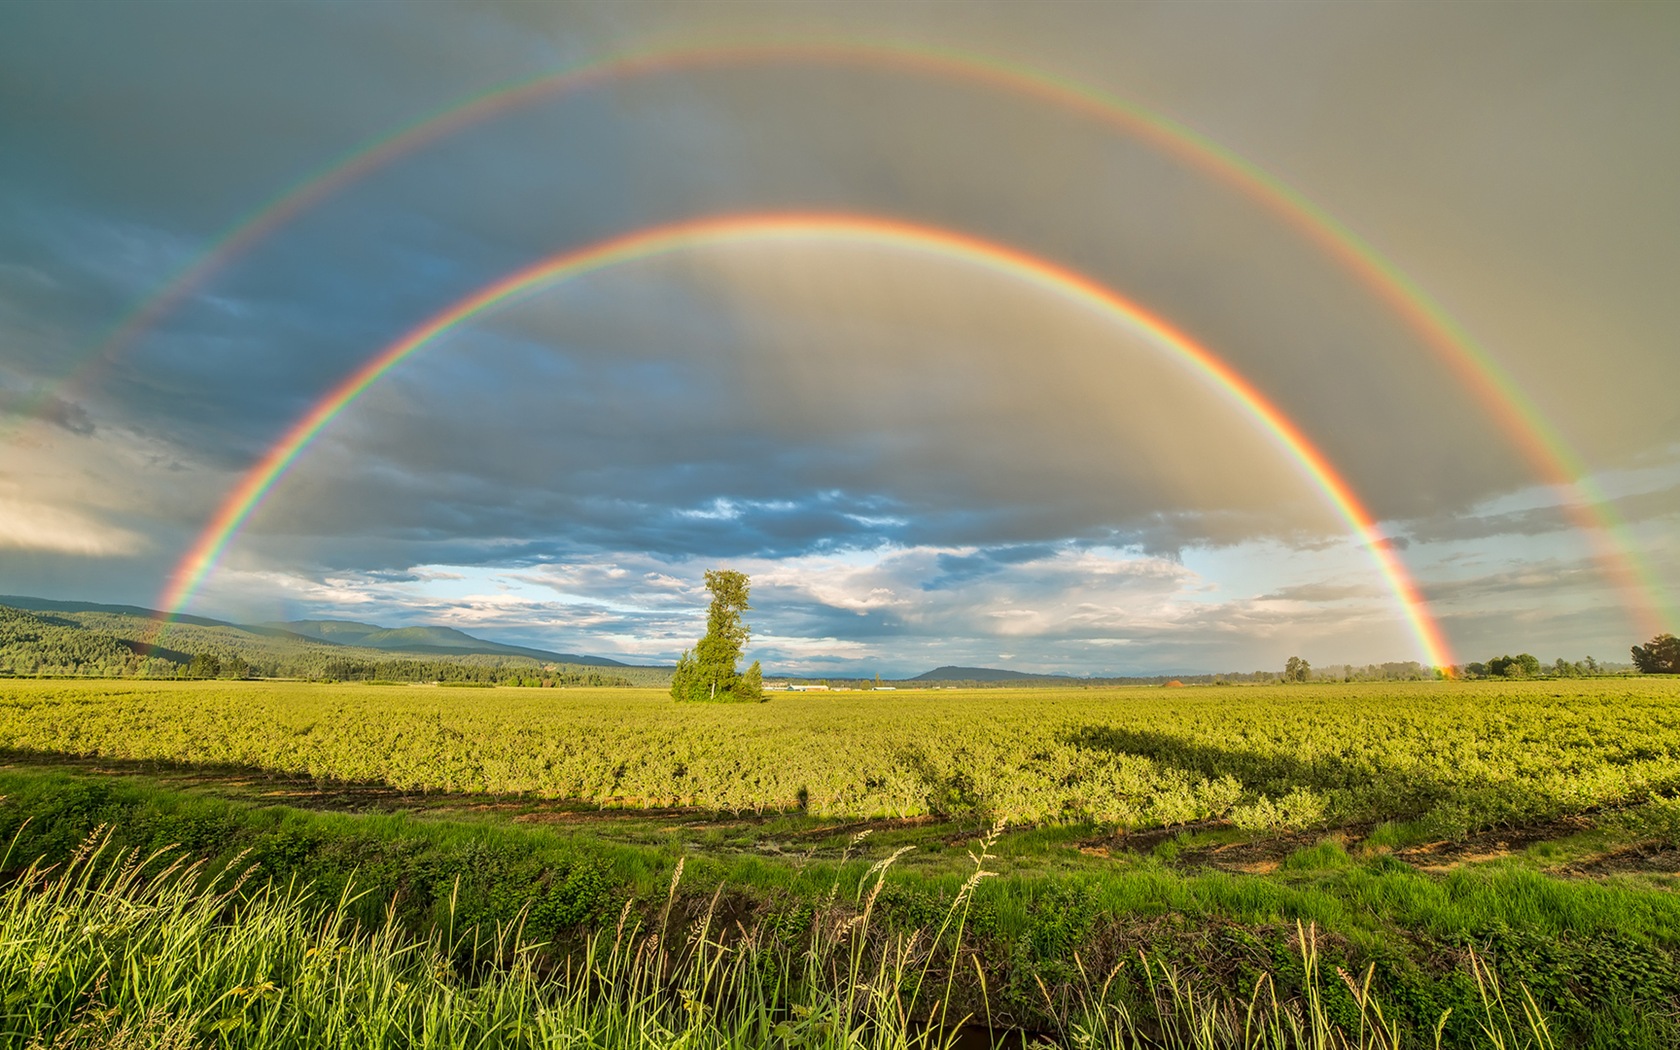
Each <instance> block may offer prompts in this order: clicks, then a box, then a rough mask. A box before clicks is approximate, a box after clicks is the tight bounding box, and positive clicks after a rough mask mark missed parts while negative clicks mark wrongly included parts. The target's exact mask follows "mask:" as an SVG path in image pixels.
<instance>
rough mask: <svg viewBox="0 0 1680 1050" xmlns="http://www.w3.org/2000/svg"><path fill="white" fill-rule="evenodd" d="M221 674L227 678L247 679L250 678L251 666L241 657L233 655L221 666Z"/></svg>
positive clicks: (236, 654)
mask: <svg viewBox="0 0 1680 1050" xmlns="http://www.w3.org/2000/svg"><path fill="white" fill-rule="evenodd" d="M221 673H222V675H224V676H225V677H228V678H249V677H251V665H250V664H248V663H246V662H245V658H244V657H243V656H240V655H239V654H238V653H234V654H233V655H232V656H230V657H228V659H227V662H226V663H224V664H222V668H221Z"/></svg>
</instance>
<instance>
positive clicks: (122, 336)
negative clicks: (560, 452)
mask: <svg viewBox="0 0 1680 1050" xmlns="http://www.w3.org/2000/svg"><path fill="white" fill-rule="evenodd" d="M772 65H792V66H801V67H803V66H821V65H830V66H840V67H860V68H887V69H893V70H898V71H902V72H907V73H912V74H921V75H927V76H936V77H943V78H948V79H953V80H959V81H964V82H968V83H974V84H978V85H981V86H985V87H989V88H992V89H995V90H1002V91H1007V92H1010V93H1013V94H1017V95H1021V96H1024V97H1029V98H1033V99H1036V100H1039V101H1042V102H1044V103H1046V104H1049V105H1053V106H1057V107H1060V108H1062V109H1065V110H1068V111H1071V112H1076V113H1079V114H1081V115H1083V116H1085V117H1087V118H1089V119H1092V120H1094V121H1097V122H1098V123H1101V124H1103V125H1105V126H1107V127H1110V128H1113V129H1116V130H1118V131H1120V132H1122V133H1125V134H1128V135H1133V136H1136V137H1137V138H1138V139H1139V140H1141V141H1143V142H1145V143H1148V144H1149V145H1151V146H1153V147H1155V148H1157V149H1159V150H1161V151H1162V152H1163V153H1165V154H1167V155H1170V156H1172V157H1174V158H1175V159H1177V160H1178V161H1180V162H1181V163H1184V164H1185V165H1187V166H1188V167H1191V168H1193V169H1195V170H1198V171H1200V172H1202V173H1204V174H1206V175H1208V176H1210V177H1212V178H1215V179H1217V180H1219V181H1221V182H1223V183H1224V184H1225V185H1227V186H1229V187H1230V188H1232V189H1234V190H1236V191H1237V192H1239V193H1242V194H1244V195H1246V196H1247V197H1249V198H1250V199H1251V200H1254V201H1255V202H1257V203H1259V204H1261V205H1262V206H1264V207H1266V208H1267V209H1269V210H1270V211H1271V212H1273V213H1274V214H1276V215H1277V216H1279V217H1280V218H1281V219H1282V220H1283V221H1285V222H1286V223H1288V224H1289V225H1290V226H1292V227H1293V228H1295V229H1296V230H1297V231H1299V232H1300V233H1301V234H1303V235H1304V236H1305V237H1307V238H1308V239H1309V240H1311V241H1313V242H1314V243H1316V244H1317V245H1319V246H1320V248H1321V249H1323V250H1324V251H1325V252H1326V253H1327V254H1328V255H1329V256H1330V257H1332V258H1334V259H1336V260H1337V261H1338V262H1339V263H1340V264H1341V265H1343V266H1344V267H1345V268H1346V269H1347V270H1348V271H1349V272H1350V273H1352V274H1354V275H1355V276H1356V277H1357V278H1358V279H1359V280H1360V281H1361V282H1362V283H1363V284H1364V285H1365V286H1366V287H1367V288H1369V289H1370V290H1371V291H1372V293H1373V294H1374V295H1376V296H1377V297H1378V298H1380V299H1381V300H1383V301H1384V302H1386V303H1387V304H1389V306H1390V307H1391V308H1393V310H1394V311H1395V312H1396V313H1397V314H1398V315H1399V316H1400V317H1401V318H1403V319H1404V320H1405V321H1406V323H1407V324H1408V325H1410V326H1411V328H1412V329H1413V330H1414V331H1415V332H1417V333H1418V334H1419V335H1420V336H1421V337H1422V339H1423V341H1424V342H1425V343H1426V345H1428V346H1430V347H1431V348H1432V349H1433V350H1434V352H1435V353H1436V355H1437V357H1439V359H1440V360H1442V361H1443V362H1444V363H1445V364H1446V366H1447V367H1448V368H1449V369H1450V370H1451V371H1452V372H1453V373H1454V375H1455V376H1456V377H1457V378H1458V379H1459V381H1460V382H1462V383H1464V384H1465V385H1466V387H1467V388H1468V389H1469V390H1471V391H1472V392H1473V393H1474V394H1475V395H1476V397H1477V398H1478V399H1479V400H1480V403H1481V404H1482V405H1483V406H1485V408H1486V410H1487V411H1488V413H1489V414H1490V416H1491V417H1492V418H1493V419H1494V420H1495V421H1496V422H1497V423H1498V425H1499V426H1500V428H1501V429H1502V430H1503V431H1504V432H1505V433H1506V434H1507V436H1508V437H1509V438H1510V439H1511V440H1512V442H1513V444H1514V445H1515V446H1516V447H1517V448H1518V449H1519V450H1520V451H1521V452H1522V454H1523V455H1524V457H1525V458H1526V459H1527V460H1528V461H1529V463H1530V465H1531V466H1532V467H1533V468H1534V469H1535V471H1536V472H1537V475H1538V476H1539V477H1540V478H1541V479H1542V480H1543V481H1545V482H1546V483H1548V484H1551V485H1554V486H1558V487H1559V488H1560V490H1562V491H1573V492H1574V493H1575V494H1576V497H1577V498H1576V499H1574V500H1572V501H1571V502H1570V503H1569V504H1568V505H1567V506H1566V507H1565V510H1566V511H1567V513H1568V514H1569V516H1570V517H1571V519H1572V520H1573V521H1574V523H1575V524H1576V525H1577V526H1578V527H1579V528H1580V529H1581V530H1582V531H1583V534H1584V535H1585V537H1586V538H1587V540H1588V542H1589V543H1591V544H1592V545H1593V546H1594V549H1595V551H1596V554H1597V557H1598V559H1599V561H1600V563H1601V564H1602V565H1603V566H1604V568H1605V569H1606V570H1607V572H1608V573H1609V574H1610V575H1611V577H1612V578H1613V579H1614V580H1615V582H1616V585H1617V587H1618V588H1619V589H1620V590H1621V591H1622V593H1623V594H1624V596H1625V600H1626V603H1627V605H1628V608H1629V612H1630V614H1631V615H1632V616H1633V618H1634V619H1635V620H1636V621H1637V622H1638V623H1637V625H1638V626H1639V628H1640V629H1641V630H1642V631H1644V632H1647V633H1649V632H1654V631H1658V632H1660V631H1661V630H1662V629H1664V627H1665V624H1671V623H1674V622H1676V621H1677V620H1680V613H1677V612H1676V610H1675V608H1673V607H1672V605H1671V604H1670V602H1669V599H1668V596H1667V592H1666V590H1665V589H1664V588H1663V587H1662V586H1661V585H1660V584H1659V583H1658V582H1657V581H1656V579H1655V577H1654V576H1653V575H1652V574H1651V572H1650V571H1649V569H1648V568H1647V567H1646V566H1645V565H1644V564H1643V561H1642V559H1641V558H1640V557H1639V554H1638V550H1637V547H1636V546H1635V545H1634V544H1633V542H1632V541H1631V540H1630V538H1629V537H1628V535H1627V529H1626V527H1625V525H1624V524H1623V523H1622V521H1621V519H1620V518H1619V516H1618V515H1617V514H1616V513H1615V510H1614V507H1613V506H1612V505H1611V504H1610V502H1609V501H1608V500H1607V499H1606V498H1605V496H1604V494H1603V493H1602V492H1601V491H1599V489H1598V488H1597V487H1596V485H1595V484H1594V483H1593V482H1592V480H1591V477H1590V472H1589V470H1588V469H1587V467H1586V464H1585V462H1584V460H1583V459H1582V457H1581V456H1580V455H1579V454H1578V453H1576V452H1575V451H1574V450H1573V449H1572V448H1571V447H1570V446H1569V444H1568V442H1566V441H1565V440H1564V438H1563V437H1562V435H1561V434H1560V433H1558V432H1557V430H1556V429H1555V428H1554V427H1552V426H1551V425H1550V424H1549V423H1548V422H1547V421H1546V419H1545V417H1544V416H1543V415H1542V414H1541V413H1540V412H1539V411H1538V409H1537V408H1536V406H1535V405H1534V404H1533V403H1532V402H1530V401H1529V399H1528V398H1527V397H1526V395H1524V394H1523V392H1522V389H1521V388H1520V387H1519V386H1518V385H1517V383H1516V382H1515V381H1514V380H1513V378H1512V377H1511V376H1510V374H1509V373H1508V372H1506V371H1505V369H1503V368H1502V367H1501V366H1500V365H1499V364H1498V362H1497V361H1495V360H1494V359H1493V357H1492V356H1491V355H1490V354H1489V353H1488V352H1487V351H1486V350H1485V349H1484V348H1483V347H1482V346H1481V345H1480V344H1478V343H1477V341H1476V340H1475V339H1474V338H1473V337H1472V336H1471V335H1470V334H1469V332H1467V331H1466V330H1465V329H1464V328H1463V327H1462V326H1461V325H1460V324H1458V322H1457V321H1455V320H1454V319H1453V318H1452V317H1451V315H1449V314H1448V313H1447V312H1446V311H1445V310H1444V309H1443V308H1442V307H1441V306H1440V305H1439V304H1438V303H1436V302H1435V301H1434V300H1433V298H1431V297H1430V296H1429V295H1428V294H1427V293H1426V292H1425V291H1424V290H1423V289H1422V288H1421V287H1420V286H1418V285H1417V284H1416V283H1415V282H1414V281H1412V280H1411V279H1410V278H1409V277H1408V276H1407V275H1406V274H1405V272H1404V271H1402V270H1401V269H1400V268H1399V267H1398V266H1396V265H1395V264H1394V263H1393V262H1391V261H1389V260H1388V259H1387V258H1386V257H1385V256H1383V255H1382V254H1381V253H1380V252H1378V251H1377V250H1376V248H1375V247H1374V246H1372V245H1371V244H1369V243H1368V242H1366V241H1365V240H1364V239H1363V238H1361V237H1360V236H1359V235H1358V234H1357V233H1355V232H1354V231H1353V230H1352V229H1350V228H1349V227H1347V226H1346V225H1344V224H1343V223H1341V222H1340V221H1339V220H1337V219H1336V218H1335V217H1334V216H1333V215H1331V214H1330V213H1329V212H1327V211H1326V210H1325V209H1323V208H1321V207H1319V206H1317V205H1316V204H1314V203H1313V202H1312V201H1311V200H1310V199H1308V198H1307V197H1306V196H1305V195H1303V194H1301V193H1300V192H1298V191H1297V190H1295V189H1293V188H1292V187H1290V186H1289V185H1288V184H1287V183H1285V182H1283V181H1282V180H1281V179H1278V178H1276V177H1275V176H1273V175H1271V174H1270V173H1268V172H1267V171H1265V170H1264V169H1262V168H1260V167H1259V166H1257V165H1255V164H1253V163H1251V162H1250V161H1248V160H1246V159H1244V158H1243V157H1242V156H1240V155H1238V154H1237V153H1235V152H1233V151H1232V150H1229V149H1227V148H1225V147H1223V146H1221V145H1219V144H1218V143H1217V142H1214V141H1213V140H1211V139H1209V138H1207V137H1205V136H1202V135H1200V134H1198V133H1197V132H1195V131H1192V130H1191V129H1189V128H1187V127H1185V126H1183V125H1181V124H1178V123H1177V122H1175V121H1172V120H1170V119H1168V118H1166V117H1164V116H1161V115H1160V114H1156V113H1153V112H1151V111H1149V110H1147V109H1145V108H1143V107H1141V106H1138V105H1135V104H1132V103H1129V102H1126V101H1125V100H1122V99H1119V98H1116V97H1114V96H1112V95H1109V94H1107V93H1105V92H1102V91H1099V90H1096V89H1094V88H1091V87H1089V86H1086V85H1082V84H1079V83H1077V82H1075V81H1073V80H1070V79H1067V78H1063V77H1058V76H1054V75H1051V74H1049V73H1045V72H1042V71H1039V70H1035V69H1032V68H1030V67H1028V66H1025V65H1022V64H1019V63H1013V62H1007V61H1004V60H1002V59H998V58H994V57H990V56H982V55H976V54H972V53H968V52H962V51H954V50H949V49H942V48H934V47H923V46H911V45H906V44H900V43H888V42H881V41H870V40H849V39H848V40H835V39H825V40H816V41H811V40H774V39H772V40H763V39H760V40H747V41H741V40H734V41H710V42H704V43H692V42H689V43H679V44H668V45H663V46H659V47H655V48H651V49H648V50H644V51H637V52H631V53H627V54H618V55H613V56H610V57H607V58H604V59H601V60H598V61H594V62H590V63H587V64H584V65H581V66H578V67H575V68H572V69H568V70H565V71H562V72H559V73H551V74H545V75H543V76H539V77H535V78H529V79H525V80H519V81H515V82H512V83H507V84H503V85H499V86H497V87H495V88H493V89H491V90H490V91H487V92H481V93H479V94H476V95H471V96H468V97H465V98H463V99H459V100H457V101H455V102H453V103H451V104H449V105H447V106H445V107H444V108H442V109H440V110H436V111H434V112H432V113H430V114H428V115H427V116H425V117H423V118H421V119H419V120H417V121H414V122H412V123H409V124H406V125H403V126H402V127H400V128H397V129H396V130H394V131H391V132H388V133H386V134H383V135H380V136H377V137H375V138H372V139H369V140H367V141H366V142H364V143H362V144H360V145H359V146H357V147H356V148H354V149H352V150H351V151H349V152H348V153H345V154H343V155H341V156H340V157H338V158H337V159H335V160H334V161H332V162H331V163H329V164H327V165H326V166H324V167H322V168H319V169H317V170H316V171H315V172H314V173H312V174H311V175H309V176H308V177H306V178H305V179H303V180H302V181H301V182H298V183H296V184H294V185H293V186H292V187H291V188H289V189H288V190H286V191H285V192H283V193H281V194H280V195H279V196H277V197H274V198H271V199H270V200H269V201H268V202H266V203H265V204H263V205H262V206H261V207H259V208H257V209H256V210H255V211H253V212H250V213H248V214H247V215H246V216H245V217H243V218H242V219H240V220H239V221H238V222H236V223H235V224H233V225H232V226H230V227H228V228H227V229H226V230H224V231H223V233H222V234H221V235H220V237H219V238H218V239H217V240H216V241H214V242H213V243H212V244H211V246H210V247H209V248H208V249H207V250H206V251H205V252H204V253H203V254H201V255H200V256H198V257H197V258H196V259H195V260H194V261H193V262H191V263H189V264H188V265H187V266H185V267H184V268H182V269H181V270H179V271H177V272H176V274H175V275H174V276H173V277H171V278H170V279H169V280H168V281H167V282H166V283H165V284H164V285H163V286H162V287H161V288H160V289H159V290H158V291H157V292H155V293H154V294H153V295H151V296H150V297H148V298H147V299H146V300H144V301H142V302H141V303H139V304H138V305H137V306H136V307H135V308H134V309H132V310H131V311H129V312H128V313H126V314H125V315H123V317H122V318H121V319H119V321H118V322H117V323H116V325H115V326H114V327H113V328H112V330H111V331H110V333H109V334H108V335H107V336H106V337H105V338H104V339H102V340H101V341H100V343H99V344H98V345H97V346H96V347H94V348H93V351H92V353H91V354H90V355H89V359H88V361H87V363H86V364H84V365H83V366H82V367H81V368H80V369H79V370H77V371H76V372H73V373H72V374H71V375H70V376H69V377H67V378H66V379H65V380H63V381H61V382H60V383H57V384H52V385H49V386H48V387H47V388H45V389H44V390H43V391H42V392H41V393H40V394H39V395H38V396H37V398H36V408H35V409H34V410H35V411H37V412H38V411H39V409H40V406H43V405H45V404H47V403H48V402H49V401H50V400H51V397H52V396H53V395H54V394H56V393H59V392H61V391H63V390H64V389H65V388H67V387H68V386H70V385H71V384H72V383H73V382H74V381H75V380H76V379H78V378H80V377H83V376H85V375H87V374H89V373H90V371H91V370H92V369H93V366H95V365H97V364H98V363H100V362H102V361H108V360H111V359H113V358H114V357H115V355H117V354H118V353H120V352H121V351H122V349H123V348H125V347H126V346H127V345H128V344H130V343H131V342H133V341H134V340H135V339H136V338H138V337H139V335H140V334H141V333H143V332H144V331H146V330H147V329H149V328H150V327H152V326H153V325H155V324H156V323H157V322H158V321H159V320H160V319H161V318H162V317H164V316H165V315H166V314H168V313H169V312H170V311H171V310H173V309H174V308H175V307H177V306H179V305H180V304H181V303H182V302H183V301H185V300H186V299H187V298H188V297H189V296H190V295H191V294H192V293H193V292H194V291H195V290H196V289H198V288H199V287H201V286H203V285H204V284H205V282H207V281H208V280H209V279H210V278H211V277H212V276H213V275H214V274H215V273H217V272H218V271H220V270H221V269H222V268H224V267H225V266H227V265H228V264H229V263H231V262H232V261H234V260H235V259H237V258H239V257H240V256H242V255H243V254H245V253H246V252H248V251H250V250H251V249H252V248H254V247H255V246H256V245H257V244H258V243H260V242H261V241H262V240H263V239H264V238H265V237H267V236H268V235H269V234H271V233H273V232H274V231H275V230H277V229H279V228H281V227H282V226H284V225H285V224H286V223H288V222H290V221H292V220H293V219H295V218H297V217H298V216H300V215H301V214H303V213H304V212H306V211H307V210H309V209H310V208H312V207H314V206H315V205H317V204H319V203H321V202H322V201H323V200H325V199H326V198H328V197H330V196H332V195H333V194H335V193H337V192H339V191H341V190H342V189H344V188H345V187H347V186H349V185H352V184H353V183H355V182H356V181H357V180H359V179H362V178H364V177H366V176H368V175H370V174H372V173H373V172H375V171H377V170H379V169H381V168H383V167H385V166H387V165H389V164H391V163H393V162H395V161H397V160H399V159H401V158H403V157H406V156H408V155H410V154H412V153H413V152H415V151H416V150H419V149H421V148H423V147H425V146H427V145H429V144H431V143H433V142H436V141H438V140H439V139H441V138H444V137H445V136H448V135H451V134H454V133H456V132H458V131H461V130H464V129H466V128H469V127H472V126H474V125H476V124H478V123H480V122H482V121H485V120H489V119H493V118H495V117H497V116H500V115H502V114H504V113H507V112H510V111H512V110H515V109H518V108H520V107H523V106H528V105H533V104H536V103H538V102H542V101H545V100H550V99H554V98H556V97H559V96H562V95H565V94H567V93H569V92H574V91H580V90H584V89H587V88H590V87H594V86H598V85H601V84H606V83H611V82H614V81H619V80H625V79H629V78H634V77H646V76H653V75H659V74H666V73H678V72H685V71H695V70H704V69H709V68H724V69H730V68H741V67H753V66H772ZM26 415H27V413H26Z"/></svg>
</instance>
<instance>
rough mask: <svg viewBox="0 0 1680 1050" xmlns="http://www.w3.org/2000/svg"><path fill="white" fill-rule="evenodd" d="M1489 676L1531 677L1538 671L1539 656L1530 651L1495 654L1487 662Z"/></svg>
mask: <svg viewBox="0 0 1680 1050" xmlns="http://www.w3.org/2000/svg"><path fill="white" fill-rule="evenodd" d="M1487 673H1488V677H1490V678H1533V677H1535V676H1536V675H1538V674H1539V673H1540V658H1539V657H1537V656H1534V655H1532V654H1530V653H1518V654H1517V655H1515V656H1496V657H1494V658H1493V659H1491V660H1489V661H1488V662H1487Z"/></svg>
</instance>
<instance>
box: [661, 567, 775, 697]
mask: <svg viewBox="0 0 1680 1050" xmlns="http://www.w3.org/2000/svg"><path fill="white" fill-rule="evenodd" d="M706 589H707V590H708V591H711V592H712V604H711V607H710V608H709V609H708V610H707V612H706V635H705V637H703V638H701V639H700V641H699V643H698V644H697V645H695V647H694V649H693V651H692V652H690V651H689V650H686V649H685V650H683V654H682V656H681V657H679V658H678V660H677V669H676V673H674V674H673V675H672V676H671V697H672V699H674V700H708V701H745V702H757V701H762V700H763V699H764V672H763V670H762V669H761V668H760V667H759V666H758V661H757V660H754V661H753V663H752V666H751V667H749V668H747V670H746V672H745V673H742V672H740V671H737V670H736V669H735V665H736V664H738V663H739V662H740V660H741V650H742V649H743V648H745V647H746V644H747V639H748V638H749V637H751V635H752V628H751V627H748V626H747V621H746V619H745V617H744V616H743V614H744V613H745V612H746V611H747V610H748V609H750V608H752V606H750V605H748V604H747V594H748V591H749V586H748V583H747V574H746V573H744V572H735V571H734V570H732V569H709V570H707V572H706Z"/></svg>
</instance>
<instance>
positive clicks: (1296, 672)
mask: <svg viewBox="0 0 1680 1050" xmlns="http://www.w3.org/2000/svg"><path fill="white" fill-rule="evenodd" d="M1311 674H1312V664H1309V663H1307V662H1306V661H1305V660H1303V659H1301V658H1300V657H1299V656H1291V657H1290V658H1289V661H1288V662H1287V663H1285V664H1284V665H1283V680H1284V681H1285V682H1305V681H1306V680H1307V678H1308V677H1309V676H1310V675H1311Z"/></svg>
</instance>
